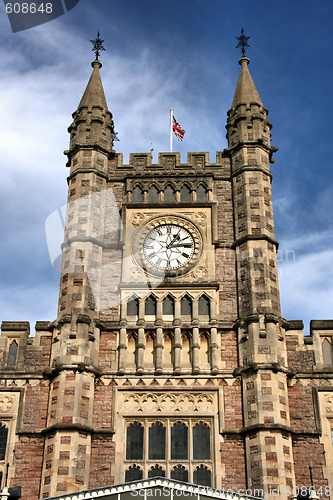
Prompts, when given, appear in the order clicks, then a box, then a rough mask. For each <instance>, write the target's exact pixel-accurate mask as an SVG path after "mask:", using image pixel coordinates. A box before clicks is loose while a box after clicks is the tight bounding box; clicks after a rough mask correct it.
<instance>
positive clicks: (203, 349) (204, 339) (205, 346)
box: [200, 332, 210, 366]
mask: <svg viewBox="0 0 333 500" xmlns="http://www.w3.org/2000/svg"><path fill="white" fill-rule="evenodd" d="M209 360H210V357H209V335H208V333H207V332H202V333H200V363H201V364H202V366H204V365H205V364H206V363H209Z"/></svg>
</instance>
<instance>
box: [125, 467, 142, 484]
mask: <svg viewBox="0 0 333 500" xmlns="http://www.w3.org/2000/svg"><path fill="white" fill-rule="evenodd" d="M142 477H143V474H142V470H141V468H140V467H138V466H137V465H131V467H129V468H128V469H127V471H126V472H125V483H129V482H130V481H138V479H142Z"/></svg>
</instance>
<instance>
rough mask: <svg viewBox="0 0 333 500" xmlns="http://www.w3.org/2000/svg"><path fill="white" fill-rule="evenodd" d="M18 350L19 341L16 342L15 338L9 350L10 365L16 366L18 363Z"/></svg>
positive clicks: (8, 362) (8, 363)
mask: <svg viewBox="0 0 333 500" xmlns="http://www.w3.org/2000/svg"><path fill="white" fill-rule="evenodd" d="M17 350H18V345H17V342H16V340H13V342H12V343H11V344H10V346H9V350H8V361H7V365H8V366H15V365H16V358H17Z"/></svg>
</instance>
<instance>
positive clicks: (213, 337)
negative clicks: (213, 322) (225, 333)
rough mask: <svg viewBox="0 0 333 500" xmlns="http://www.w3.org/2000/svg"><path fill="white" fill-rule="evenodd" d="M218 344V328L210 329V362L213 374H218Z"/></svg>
mask: <svg viewBox="0 0 333 500" xmlns="http://www.w3.org/2000/svg"><path fill="white" fill-rule="evenodd" d="M218 347H219V346H218V344H217V328H215V327H214V328H211V329H210V362H211V369H212V373H213V374H216V373H218V371H219V368H218Z"/></svg>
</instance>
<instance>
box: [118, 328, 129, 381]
mask: <svg viewBox="0 0 333 500" xmlns="http://www.w3.org/2000/svg"><path fill="white" fill-rule="evenodd" d="M126 350H127V343H126V328H120V334H119V346H118V370H119V372H120V373H125V371H126Z"/></svg>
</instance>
